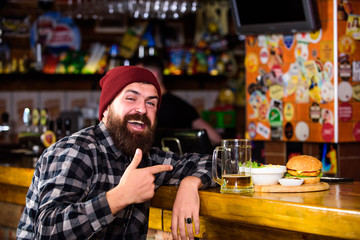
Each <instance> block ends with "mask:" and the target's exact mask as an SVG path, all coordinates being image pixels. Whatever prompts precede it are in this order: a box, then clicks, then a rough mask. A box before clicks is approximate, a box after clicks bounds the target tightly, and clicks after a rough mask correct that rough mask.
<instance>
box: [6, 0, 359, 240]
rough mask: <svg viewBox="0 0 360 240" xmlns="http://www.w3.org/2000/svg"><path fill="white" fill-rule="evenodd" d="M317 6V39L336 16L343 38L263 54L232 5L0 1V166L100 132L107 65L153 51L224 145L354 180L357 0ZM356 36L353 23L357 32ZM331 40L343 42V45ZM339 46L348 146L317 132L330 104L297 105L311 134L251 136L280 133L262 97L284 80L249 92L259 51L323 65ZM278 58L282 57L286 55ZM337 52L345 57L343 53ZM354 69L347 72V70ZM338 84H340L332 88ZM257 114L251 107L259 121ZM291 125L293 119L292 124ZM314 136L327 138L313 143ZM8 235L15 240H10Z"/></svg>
mask: <svg viewBox="0 0 360 240" xmlns="http://www.w3.org/2000/svg"><path fill="white" fill-rule="evenodd" d="M316 3H317V5H318V11H319V15H320V22H321V27H322V28H321V29H322V31H323V32H322V34H323V36H322V37H323V38H325V37H326V36H327V35H326V31H329V28H331V27H329V25H328V24H329V22H331V20H332V16H336V17H337V20H338V27H339V29H340V30H341V31H343V32H341V31H340V33H339V34H338V37H337V39H336V40H337V41H334V39H330V40H329V39H325V40H326V41H325V40H324V39H323V40H324V41H320V42H315V41H316V36H313V35H311V41H313V42H311V41H308V40H306V39H304V38H303V39H295V40H294V39H292V42H295V41H297V42H298V43H301V44H298V45H295V44H294V45H291V43H292V42H290V45H289V46H287V45H286V43H285V41H284V39H285V35H284V36H282V37H281V39H282V40H281V41H282V43H281V44H282V45H281V44H280V45H281V46H280V47H279V45H277V43H278V42H277V43H276V41H273V42H272V40H274V39H276V37H274V38H272V37H270V38H269V39H270V40H269V39H268V41H269V42H270V44H269V45H270V48H272V47H274V46H275V49H270V48H269V47H268V49H267V50H268V51H264V49H265V50H266V47H265V48H264V46H262V47H259V44H260V42H261V41H260V38H258V39H257V38H256V37H253V36H246V37H245V36H244V35H238V34H237V33H236V30H235V26H234V21H233V19H232V17H233V16H232V14H231V9H230V5H229V1H227V0H216V1H215V0H213V1H205V0H173V1H170V0H169V1H167V0H162V1H156V0H153V1H146V0H125V1H120V0H118V1H111V0H102V1H99V0H76V1H74V0H6V1H5V0H3V1H1V3H0V18H1V21H0V26H1V27H0V83H1V84H0V114H1V119H0V120H1V121H0V124H1V125H0V164H1V165H4V166H15V167H28V168H32V167H33V165H34V161H36V159H37V157H38V156H39V154H41V152H42V151H43V149H44V148H46V147H48V146H49V145H50V144H51V143H52V142H53V141H54V139H55V137H56V138H60V137H62V136H64V135H68V134H71V133H72V132H75V131H77V130H79V129H81V128H83V127H86V126H89V125H92V124H96V123H97V121H98V120H97V116H98V114H97V111H98V109H97V107H98V101H99V97H100V86H99V80H100V78H101V77H102V76H103V74H104V73H105V72H106V71H107V70H109V69H110V68H112V67H114V66H117V65H125V64H131V63H132V61H133V59H134V58H137V57H142V56H145V55H153V54H154V55H158V56H160V57H161V58H162V59H163V60H164V63H165V72H164V73H165V84H166V86H167V88H168V89H169V90H170V91H172V92H173V93H174V94H176V95H178V96H180V97H181V98H183V99H184V100H186V101H188V102H189V103H191V104H192V105H194V106H195V107H196V109H197V110H198V112H199V114H200V115H202V116H203V117H204V118H205V119H206V120H207V121H209V122H210V123H211V125H213V126H214V127H215V128H216V129H217V131H219V133H220V134H221V135H222V136H223V138H252V139H253V160H254V161H257V162H261V163H266V164H286V161H287V160H288V158H289V157H290V156H292V155H294V154H309V155H313V156H315V157H317V158H319V159H320V160H321V161H322V162H323V164H324V165H325V166H327V167H329V166H331V165H335V166H337V169H336V170H332V171H328V172H327V175H335V176H337V177H344V178H350V179H354V180H356V181H359V180H360V174H359V171H358V170H357V169H359V167H360V152H359V151H358V148H359V141H360V139H359V138H360V137H359V136H360V132H359V131H360V130H359V128H360V123H359V122H360V113H359V109H360V108H359V105H358V104H359V102H360V98H359V92H360V91H359V90H358V89H359V84H358V81H360V79H359V78H360V77H355V73H356V72H357V75H356V76H360V75H358V72H359V71H358V70H356V66H360V65H359V62H360V56H359V51H358V49H357V50H354V49H355V48H356V47H358V48H359V47H360V46H359V45H360V44H359V39H358V36H357V38H356V37H354V39H352V38H350V39H349V38H345V37H343V36H346V34H344V33H345V30H344V29H346V24H348V21H349V19H350V17H353V18H354V17H359V14H360V7H359V4H360V1H355V0H352V1H350V0H349V1H347V0H336V3H335V5H336V8H337V9H336V13H335V14H334V12H333V11H335V10H334V8H333V6H334V4H333V3H334V2H333V1H332V0H316ZM351 4H352V6H351ZM333 14H334V15H333ZM345 15H346V16H345ZM330 30H331V32H332V31H333V29H330ZM359 30H360V26H359V28H357V30H356V32H359ZM317 33H319V32H317ZM314 35H316V34H314ZM294 36H295V35H294ZM304 36H305V35H304ZM300 37H301V36H300ZM265 38H266V37H265ZM320 38H321V36H320ZM344 39H345V40H344ZM287 40H289V39H288V38H287ZM306 41H308V42H306ZM341 41H345V42H346V41H348V42H350V44H351V46H350V47H349V48H346V46H345V45H346V44H342V42H341ZM335 42H339V46H336V45H335ZM348 42H346V43H348ZM329 43H330V44H329ZM288 44H289V42H288ZM312 44H313V46H312ZM331 44H333V45H332V46H330V45H331ZM284 45H286V47H289V49H291V51H290V50H289V49H285V47H284ZM310 46H312V47H311V48H310ZM297 47H299V49H297ZM316 47H320V50H318V49H316ZM338 47H339V50H338V54H339V62H340V64H339V74H341V67H345V69H342V70H344V71H343V74H344V75H343V76H341V75H339V79H340V78H342V82H350V83H351V85H350V91H351V87H352V88H353V98H349V99H346V101H344V98H346V96H339V99H340V100H341V101H342V102H339V106H340V109H342V110H343V112H342V113H341V114H342V115H339V121H340V122H341V123H349V124H350V125H346V126H345V127H342V125H341V124H340V129H339V132H342V131H344V132H346V135H348V136H350V137H352V139H350V140H349V139H347V140H344V141H342V140H341V137H340V140H341V141H334V139H333V138H331V139H329V138H327V137H328V136H326V137H325V138H324V135H322V133H323V132H322V130H321V129H320V128H319V126H320V127H323V126H325V125H326V124H325V123H324V122H321V121H322V118H321V117H319V116H320V115H321V114H322V112H321V109H320V108H319V106H323V109H330V110H331V107H329V106H332V105H327V103H323V102H321V101H320V102H319V104H318V105H316V104H315V105H312V106H309V107H303V106H305V105H302V104H303V103H302V102H301V101H300V104H297V102H296V104H293V105H292V106H295V110H298V108H304V109H308V110H306V111H304V112H303V113H302V114H301V115H303V116H302V117H303V118H307V119H306V120H304V121H298V122H297V124H298V123H299V122H301V123H302V124H301V126H302V127H304V125H305V126H310V129H306V128H297V126H300V124H298V125H296V126H295V123H293V125H291V124H287V123H286V121H283V120H282V121H280V124H281V127H283V131H280V132H281V135H282V137H280V138H278V136H276V137H275V136H273V135H271V134H270V135H269V136H266V137H264V136H265V135H266V132H264V131H263V130H261V129H258V128H256V126H255V125H254V123H256V124H257V126H258V127H259V126H262V127H263V129H266V127H268V128H269V129H271V131H273V129H274V127H275V128H276V129H277V130H279V128H278V127H279V125H276V124H278V123H279V122H276V121H274V122H270V121H267V122H266V120H268V118H269V115H268V114H269V112H270V113H271V111H273V113H274V112H276V109H275V108H274V106H273V108H272V109H270V108H269V109H268V110H266V111H265V112H264V111H263V112H262V110H264V109H262V107H264V103H266V101H269V102H268V103H267V104H268V107H269V106H270V105H271V104H273V102H271V103H270V99H269V95H270V96H272V97H273V96H274V95H276V94H275V92H277V91H278V90H279V88H278V85H279V84H277V85H276V84H273V86H275V87H276V88H275V87H273V88H272V90H269V91H268V93H267V95H266V96H267V97H264V96H265V95H262V94H259V91H253V90H254V86H255V87H256V88H255V90H260V91H261V88H258V87H259V86H260V85H259V84H258V83H261V81H260V80H261V77H263V76H264V75H266V74H265V73H264V72H261V70H259V68H258V66H259V65H261V64H262V65H269V63H268V62H269V59H270V58H269V55H268V58H267V57H264V56H263V55H261V56H260V54H266V53H267V54H269V52H271V56H270V57H274V58H275V59H278V57H279V55H281V57H282V56H283V57H284V59H283V60H284V62H286V61H288V60H289V59H291V58H293V56H292V57H289V55H288V52H289V53H291V54H294V53H295V54H296V52H299V53H300V54H306V53H307V54H310V55H311V56H312V57H314V56H315V55H316V54H319V55H320V57H319V58H318V59H320V60H323V63H325V60H324V59H328V60H329V59H330V60H329V61H328V62H332V61H333V59H331V56H330V57H329V55H326V54H327V53H329V52H330V54H331V53H333V52H334V51H335V52H336V51H337V48H338ZM309 48H310V50H309ZM347 49H349V50H347ZM269 50H270V51H269ZM271 50H274V51H271ZM288 50H289V51H288ZM278 51H280V52H281V51H282V54H283V55H282V54H279V52H278ZM287 51H288V52H287ZM316 51H318V52H316ZM347 51H350V52H347ZM341 53H343V54H344V55H342V56H341V57H340V54H341ZM321 54H323V55H321ZM254 56H255V57H254ZM349 58H350V61H349ZM343 59H345V60H344V61H342V60H343ZM272 61H276V60H274V59H272ZM351 61H353V63H352V62H351ZM254 62H255V63H256V62H257V64H255V65H256V70H255V71H253V68H252V67H254V66H255V65H251V64H252V63H254ZM259 62H261V64H260V63H259ZM318 62H319V61H318ZM318 62H317V63H318ZM310 63H312V62H310ZM286 64H287V63H286ZM320 64H321V61H320ZM351 64H354V67H350V68H346V67H348V66H349V65H350V66H351ZM356 64H357V65H356ZM330 65H331V64H330ZM325 67H326V66H325ZM328 67H329V66H328ZM335 67H336V66H335ZM359 68H360V67H359ZM348 69H351V70H353V73H352V74H353V75H354V76H353V79H351V78H350V80H349V79H346V80H347V81H345V80H343V79H344V78H345V77H346V74H348V72H349V70H348ZM355 70H356V71H355ZM335 72H337V71H335ZM258 76H259V77H260V78H258ZM355 78H356V79H357V80H356V79H355ZM258 80H259V81H258ZM257 81H258V82H257ZM330 82H331V81H330ZM332 82H334V81H332ZM339 82H340V80H339ZM342 82H341V83H342ZM254 83H255V85H254ZM341 85H342V87H343V86H345V85H346V84H341ZM327 86H328V85H327ZM348 86H349V85H348V84H347V85H346V86H345V88H346V87H348ZM260 87H261V86H260ZM262 87H263V86H262ZM333 87H335V88H336V85H335V86H333ZM339 87H340V85H339ZM269 89H270V87H269ZM330 89H331V86H330ZM356 89H357V90H356ZM266 91H267V90H266ZM253 93H257V94H253ZM340 93H341V91H339V94H340ZM294 95H295V94H294ZM323 96H324V95H323ZM327 96H328V95H327ZM281 97H283V96H281ZM310 97H311V96H310ZM315 98H316V97H315ZM337 98H338V96H334V97H333V98H332V99H330V100H331V101H332V102H335V101H337ZM284 99H286V98H284ZM310 99H311V98H310ZM331 101H330V102H331ZM254 102H255V103H256V104H254ZM284 103H286V105H285V104H284V106H282V107H283V108H284V109H283V110H284V112H283V115H284V116H283V118H284V119H285V120H288V119H287V118H294V117H293V116H294V114H291V108H289V109H290V110H289V111H288V112H285V109H287V108H286V106H289V105H287V103H288V102H286V101H284ZM290 103H291V102H290ZM309 104H310V103H309ZM290 106H291V104H290ZM349 106H352V108H351V107H349ZM341 107H343V108H341ZM349 108H350V109H352V110H351V111H352V112H351V114H349V112H348V111H347V110H348V109H349ZM254 109H258V112H257V114H258V115H256V117H254V113H255V110H254ZM261 109H262V110H261ZM293 110H294V109H293ZM268 111H269V112H268ZM289 112H290V114H289ZM332 113H333V115H332V117H333V119H335V118H337V115H338V113H337V112H335V110H334V111H333V112H332ZM264 114H267V116H265V115H264ZM339 114H340V113H339ZM280 115H281V114H280ZM261 118H263V119H262V121H261ZM254 119H255V120H254ZM264 120H265V121H264ZM292 121H293V120H292ZM269 122H270V123H269ZM288 122H290V123H291V121H290V120H289V121H288ZM304 122H305V124H304ZM272 123H273V124H275V125H272ZM306 124H307V125H306ZM351 124H352V125H351ZM254 126H255V127H254ZM326 126H328V124H327V125H326ZM289 127H290V128H289ZM317 128H319V130H317ZM289 129H290V130H289ZM314 129H315V130H314ZM346 129H350V130H349V131H350V132H349V131H348V132H347V130H346ZM48 130H52V131H48ZM306 130H307V131H306ZM313 130H314V131H313ZM297 131H300V133H304V132H307V134H309V133H310V135H311V136H307V138H308V139H305V138H301V137H299V136H298V132H297ZM275 132H276V133H279V131H274V133H275ZM314 135H315V136H316V137H319V136H320V137H321V136H322V137H323V138H324V139H320V140H318V139H316V140H311V139H312V138H313V137H314ZM326 140H329V141H326ZM327 170H329V169H327ZM8 207H9V205H6V204H5V205H4V203H0V213H4V211H5V210H7V211H12V212H14V214H13V215H14V216H20V214H21V212H20V210H19V208H14V210H11V209H7V208H8ZM3 215H4V214H3ZM17 221H18V218H17V217H13V218H7V220H4V221H3V222H1V223H0V225H5V226H6V227H3V226H1V227H0V232H2V233H3V234H4V232H6V234H7V235H9V234H14V229H12V228H11V227H9V226H16V224H17ZM9 229H11V230H9ZM0 236H2V235H0ZM7 238H9V239H14V236H13V238H11V237H10V236H7Z"/></svg>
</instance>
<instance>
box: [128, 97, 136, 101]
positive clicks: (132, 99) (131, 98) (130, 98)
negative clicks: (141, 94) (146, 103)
mask: <svg viewBox="0 0 360 240" xmlns="http://www.w3.org/2000/svg"><path fill="white" fill-rule="evenodd" d="M126 100H130V101H135V98H133V97H127V98H126Z"/></svg>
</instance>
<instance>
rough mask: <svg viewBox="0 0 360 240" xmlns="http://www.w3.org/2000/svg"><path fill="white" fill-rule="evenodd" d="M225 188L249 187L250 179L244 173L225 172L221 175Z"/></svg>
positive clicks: (250, 184)
mask: <svg viewBox="0 0 360 240" xmlns="http://www.w3.org/2000/svg"><path fill="white" fill-rule="evenodd" d="M222 178H223V181H224V187H225V188H230V189H233V188H238V187H241V188H251V187H252V181H251V176H250V175H245V174H226V175H224V176H222Z"/></svg>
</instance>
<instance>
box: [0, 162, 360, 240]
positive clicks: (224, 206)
mask: <svg viewBox="0 0 360 240" xmlns="http://www.w3.org/2000/svg"><path fill="white" fill-rule="evenodd" d="M32 174H33V169H29V168H16V167H5V166H0V192H1V194H0V202H6V203H15V204H20V205H24V204H25V195H26V192H27V189H28V187H29V185H30V183H31V179H32ZM176 191H177V187H173V186H164V187H161V188H159V189H158V190H157V192H156V194H155V197H154V198H153V199H152V200H151V206H152V208H151V209H150V223H149V227H150V228H152V229H158V230H163V231H166V232H170V231H171V230H170V226H171V209H172V206H173V202H174V199H175V196H176ZM200 201H201V209H200V224H201V226H200V228H201V229H200V234H199V235H198V236H197V237H199V238H203V239H221V240H225V239H287V240H289V239H360V182H346V183H336V184H335V183H332V184H330V190H325V191H318V192H305V193H264V192H255V193H252V194H248V195H236V194H221V193H220V192H219V188H211V189H205V190H201V191H200Z"/></svg>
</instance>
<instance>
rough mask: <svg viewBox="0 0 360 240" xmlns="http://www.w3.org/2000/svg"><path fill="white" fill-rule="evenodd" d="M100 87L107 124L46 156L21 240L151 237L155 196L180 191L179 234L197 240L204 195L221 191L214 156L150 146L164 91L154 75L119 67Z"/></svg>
mask: <svg viewBox="0 0 360 240" xmlns="http://www.w3.org/2000/svg"><path fill="white" fill-rule="evenodd" d="M100 85H101V87H102V92H101V96H100V103H99V120H100V123H99V124H98V125H96V126H91V127H88V128H85V129H83V130H80V131H79V132H77V133H74V134H72V135H71V136H68V137H65V138H63V139H60V140H59V141H57V142H56V143H54V144H53V145H52V146H50V147H49V148H47V149H46V150H45V151H44V152H43V154H42V155H41V157H40V158H39V160H38V163H37V165H36V168H35V172H34V176H33V179H32V183H31V185H30V188H29V190H28V193H27V196H26V207H25V209H24V211H23V213H22V216H21V219H20V222H19V225H18V230H17V238H18V239H146V235H147V229H148V219H149V202H150V199H151V198H152V197H153V196H154V193H155V190H156V189H157V188H158V187H160V186H161V185H179V188H178V192H177V195H176V199H175V202H174V206H173V217H172V235H173V238H174V239H178V237H179V236H178V231H179V233H180V237H181V239H186V238H187V237H189V238H190V239H193V238H194V233H193V228H192V224H194V225H195V231H196V232H199V225H200V224H199V208H200V201H199V194H198V189H200V188H206V187H210V186H215V183H214V182H213V181H212V178H211V156H209V155H199V154H197V153H189V154H185V155H183V156H178V155H176V154H174V153H172V152H163V151H161V150H160V149H158V148H152V147H151V145H152V141H153V135H154V129H155V127H156V113H157V111H158V106H160V101H161V90H160V86H159V83H158V81H157V80H156V78H155V76H154V75H153V74H152V73H151V72H150V71H149V70H146V69H144V68H141V67H134V66H122V67H117V68H114V69H112V70H110V71H109V72H107V74H106V75H105V76H104V77H103V78H102V79H101V80H100ZM186 230H187V233H186Z"/></svg>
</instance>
